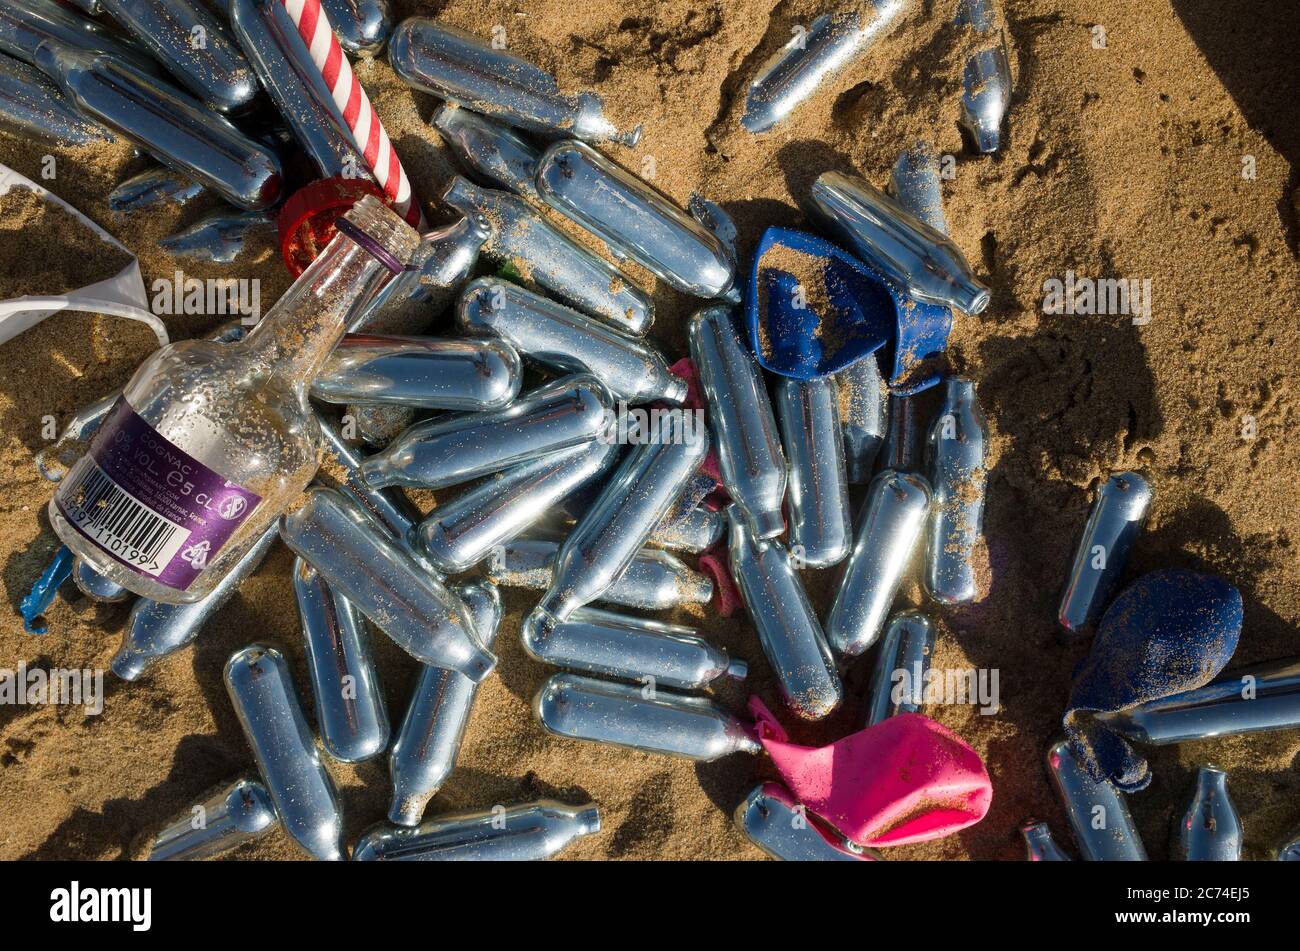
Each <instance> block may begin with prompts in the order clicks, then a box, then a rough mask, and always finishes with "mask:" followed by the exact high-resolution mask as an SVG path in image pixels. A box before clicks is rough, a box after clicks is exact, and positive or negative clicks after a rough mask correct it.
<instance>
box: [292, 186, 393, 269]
mask: <svg viewBox="0 0 1300 951" xmlns="http://www.w3.org/2000/svg"><path fill="white" fill-rule="evenodd" d="M366 195H374V196H375V197H376V198H379V199H380V200H382V201H384V202H385V203H387V199H386V198H385V196H384V192H383V190H382V189H381V188H380V187H379V186H378V185H376V184H375V183H374V182H372V181H369V180H367V179H364V178H322V179H321V180H319V181H315V182H312V183H311V184H310V185H307V186H306V187H304V188H300V189H299V190H298V191H296V192H294V193H293V194H292V195H290V196H289V199H288V200H287V201H286V202H285V203H284V207H283V208H281V209H280V217H279V220H278V226H279V231H280V255H281V257H283V258H284V266H285V267H286V268H288V269H289V273H290V274H292V275H293V276H294V277H297V276H298V275H299V274H301V273H302V272H303V271H305V270H307V265H309V264H311V262H312V261H314V260H316V255H318V254H320V252H321V251H322V250H324V248H325V245H327V244H329V243H330V241H331V240H333V238H334V232H335V227H334V223H335V222H336V221H338V219H339V218H340V217H342V216H343V215H345V214H347V212H348V209H350V208H351V207H352V206H353V205H355V204H356V203H357V202H359V201H360V200H361V199H362V198H364V197H365V196H366Z"/></svg>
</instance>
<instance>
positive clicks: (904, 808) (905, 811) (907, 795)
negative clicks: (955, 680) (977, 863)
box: [749, 697, 993, 847]
mask: <svg viewBox="0 0 1300 951" xmlns="http://www.w3.org/2000/svg"><path fill="white" fill-rule="evenodd" d="M749 708H750V712H752V713H753V714H754V718H755V721H756V723H755V727H756V731H757V736H758V739H759V742H761V743H762V744H763V747H764V749H766V750H767V752H768V755H769V756H771V757H772V762H773V763H775V764H776V768H777V769H778V770H779V771H780V773H781V777H782V779H784V780H785V784H786V786H787V787H789V789H790V791H791V793H793V794H794V797H795V799H797V800H798V801H799V802H801V803H802V804H803V805H804V806H805V807H806V808H807V809H808V811H809V812H812V813H814V814H816V815H817V816H820V817H821V818H822V819H823V820H825V821H826V822H827V823H829V824H830V825H832V826H834V827H835V828H836V829H837V830H839V831H840V832H841V833H842V834H843V835H844V836H845V837H846V838H848V839H849V840H850V841H852V842H855V843H857V844H858V845H863V846H871V847H879V846H888V845H907V844H909V843H912V842H926V841H929V840H930V839H938V838H942V837H943V836H946V835H951V834H952V833H954V832H958V831H960V830H961V829H965V828H966V827H967V826H971V825H974V824H975V823H977V822H979V821H980V820H981V819H983V818H984V816H985V815H986V814H987V813H988V811H989V806H990V805H991V804H992V802H993V784H992V782H991V781H990V780H989V774H988V771H987V770H986V769H985V768H984V762H983V761H982V760H981V759H980V756H979V754H978V753H976V752H975V750H973V749H972V748H971V747H970V746H969V745H968V744H967V743H966V742H965V741H964V740H962V738H961V737H959V736H957V734H955V733H953V732H952V731H951V730H949V729H948V728H947V727H945V726H943V725H941V724H939V723H936V722H935V721H933V720H931V719H930V718H929V717H926V716H922V715H921V714H919V713H900V714H897V715H896V716H893V717H890V718H889V719H888V720H884V721H882V722H880V723H877V724H876V725H875V726H871V727H867V728H866V729H865V730H859V731H858V732H857V733H853V734H851V735H849V736H846V737H844V738H843V739H839V740H836V741H835V742H834V743H832V744H830V745H829V746H822V747H811V746H799V745H797V744H795V743H790V742H788V736H787V734H786V732H785V730H784V729H783V728H782V727H781V725H780V724H779V723H778V722H777V721H776V718H775V717H773V716H772V713H771V712H770V711H769V710H768V709H767V707H766V706H764V705H763V702H762V701H761V700H759V699H758V698H757V697H751V698H750V701H749Z"/></svg>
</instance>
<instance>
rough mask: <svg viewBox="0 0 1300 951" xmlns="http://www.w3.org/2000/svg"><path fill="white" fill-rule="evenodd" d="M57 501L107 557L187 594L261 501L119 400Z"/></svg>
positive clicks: (65, 515) (69, 477)
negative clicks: (161, 434)
mask: <svg viewBox="0 0 1300 951" xmlns="http://www.w3.org/2000/svg"><path fill="white" fill-rule="evenodd" d="M55 501H56V503H57V505H58V507H59V511H60V512H62V513H63V517H64V518H66V519H67V520H68V522H69V523H70V524H71V525H72V526H73V528H75V529H76V530H77V531H78V532H80V533H81V534H82V535H84V536H85V537H86V538H88V539H90V540H91V541H92V542H94V543H95V544H96V545H97V546H98V547H99V548H100V549H101V550H102V551H104V552H105V553H106V554H108V555H110V556H112V557H113V558H114V559H116V560H117V561H120V562H121V563H122V564H124V565H126V566H127V567H128V568H130V569H132V570H133V571H135V572H136V573H137V574H141V575H145V576H146V577H149V578H153V579H154V580H155V581H157V582H159V583H161V584H165V585H167V587H169V588H175V589H176V590H178V591H184V590H186V589H187V588H188V587H189V586H190V585H191V584H192V583H193V581H194V579H195V578H197V577H198V576H199V573H200V572H202V571H203V569H204V568H206V567H207V566H208V564H209V563H210V562H211V561H212V559H213V558H214V557H216V554H217V552H218V551H220V550H221V546H222V545H224V544H225V543H226V542H227V541H228V540H229V538H230V536H231V535H233V534H234V532H235V529H237V528H239V526H240V525H242V524H243V522H244V519H246V518H248V515H249V513H250V512H252V511H253V509H254V508H255V507H256V506H257V503H259V502H260V501H262V497H261V496H260V495H257V494H255V493H253V492H250V491H248V490H247V489H245V488H244V487H242V486H239V485H236V484H235V483H233V482H229V481H227V480H226V479H225V478H224V477H222V476H221V475H220V474H218V473H216V472H213V471H212V470H211V469H209V468H208V467H207V466H205V465H204V464H203V463H201V462H199V460H197V459H195V458H194V457H193V456H191V455H190V454H189V453H187V452H185V451H184V450H182V449H180V448H178V447H177V446H175V445H173V444H172V443H171V442H169V441H168V440H166V439H164V438H163V437H162V436H160V435H159V434H158V433H157V432H156V431H155V430H154V428H153V427H152V426H150V425H149V424H148V423H146V422H145V421H144V420H143V419H141V418H140V417H139V416H138V415H137V414H136V412H135V410H133V409H131V407H130V406H129V405H128V404H127V402H126V400H124V399H119V400H118V401H117V405H116V406H114V407H113V409H112V410H111V411H110V412H109V414H108V416H107V417H106V418H105V419H104V422H103V424H102V425H101V426H100V428H99V432H98V433H96V434H95V440H94V442H93V443H92V444H91V447H90V451H89V452H88V453H86V455H85V456H83V457H82V458H81V460H80V461H78V462H77V464H76V465H75V466H73V467H72V470H71V471H70V472H69V473H68V474H67V476H66V477H65V478H64V480H63V485H62V486H61V487H60V488H59V491H58V493H57V494H56V495H55Z"/></svg>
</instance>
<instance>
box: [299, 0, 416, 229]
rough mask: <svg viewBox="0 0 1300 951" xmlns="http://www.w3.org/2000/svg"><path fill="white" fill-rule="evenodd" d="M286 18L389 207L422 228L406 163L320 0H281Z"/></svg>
mask: <svg viewBox="0 0 1300 951" xmlns="http://www.w3.org/2000/svg"><path fill="white" fill-rule="evenodd" d="M281 2H282V3H283V4H284V9H285V11H286V12H287V13H288V14H289V19H291V20H293V22H294V25H295V26H297V27H298V35H299V36H301V37H302V41H303V42H304V43H306V44H307V51H308V53H309V54H310V56H311V61H312V62H313V63H315V64H316V68H317V69H319V70H320V74H321V76H322V77H323V78H324V80H325V85H326V86H327V87H329V91H330V95H332V96H333V97H334V103H335V104H336V105H337V106H338V107H339V111H340V112H342V113H343V121H344V122H346V123H347V126H348V129H349V130H350V131H351V132H352V140H353V141H354V142H356V144H357V148H358V149H360V150H361V154H362V156H363V157H364V158H365V160H366V162H367V164H369V166H370V170H371V171H372V172H374V173H375V180H376V181H377V182H379V187H380V188H382V189H383V190H384V194H386V195H387V196H388V198H389V200H390V201H391V202H392V203H393V208H394V209H395V210H396V211H397V213H398V214H400V215H401V216H402V217H404V218H405V219H406V220H407V221H408V222H410V223H411V225H412V226H414V227H417V228H419V229H420V230H421V231H423V230H424V229H425V220H424V213H423V211H422V210H421V209H420V203H419V202H418V201H416V199H415V195H414V193H412V191H411V183H410V182H409V181H408V180H407V178H406V169H404V168H402V163H401V162H400V161H399V160H398V158H397V152H396V151H394V150H393V143H392V142H390V141H388V133H387V132H385V131H384V127H383V125H382V124H381V123H380V121H379V116H377V115H376V114H375V110H374V109H373V108H372V107H371V105H370V97H369V96H367V95H366V91H365V90H364V89H362V88H361V83H359V82H358V81H357V77H356V76H355V75H354V74H353V72H352V64H351V63H349V62H348V58H347V57H346V56H344V55H343V47H341V46H340V45H339V41H338V39H336V38H335V36H334V28H333V27H332V26H331V25H330V21H329V17H328V16H326V15H325V11H324V10H322V9H321V5H320V0H281Z"/></svg>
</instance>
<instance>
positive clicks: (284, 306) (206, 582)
mask: <svg viewBox="0 0 1300 951" xmlns="http://www.w3.org/2000/svg"><path fill="white" fill-rule="evenodd" d="M338 229H339V230H338V234H337V235H336V236H335V237H334V239H333V240H332V241H331V242H330V243H329V245H328V246H327V247H326V248H325V250H324V251H322V252H321V254H320V255H319V256H318V257H317V258H316V260H315V261H314V262H312V264H311V265H310V266H309V267H308V268H307V269H306V270H305V271H303V272H302V274H301V275H300V276H299V278H298V280H297V281H295V282H294V284H293V286H292V287H290V288H289V290H288V291H287V292H286V293H285V295H284V296H283V297H282V298H280V300H279V301H278V302H277V303H276V305H275V306H274V307H273V308H272V309H271V310H270V311H269V312H268V313H267V314H266V316H265V317H263V319H262V320H261V322H260V323H259V324H258V325H257V327H256V328H255V329H254V330H253V331H252V332H251V333H249V334H248V336H247V337H245V338H244V339H243V340H241V341H239V342H237V343H226V344H222V343H215V342H213V341H210V340H184V341H181V342H179V343H174V344H171V345H169V346H166V347H163V348H162V349H161V350H159V351H158V352H157V353H155V354H153V355H152V356H151V357H150V358H149V359H148V360H146V361H145V362H144V363H143V364H142V365H141V366H140V368H139V369H138V370H137V371H136V373H135V376H133V377H132V378H131V382H130V383H128V384H127V385H126V387H125V388H124V389H123V391H122V398H121V399H120V400H119V401H118V403H117V406H116V407H114V409H113V410H112V411H111V412H110V413H109V415H108V416H107V417H106V418H105V420H104V422H103V424H102V425H101V426H100V428H99V431H98V433H96V435H95V438H94V440H93V441H92V442H91V444H90V448H89V449H88V450H87V452H86V454H85V455H84V456H82V457H81V459H80V460H79V461H78V462H77V463H76V464H75V465H74V466H73V467H72V469H71V470H70V471H69V472H68V474H67V475H66V476H65V477H64V479H63V480H62V481H61V483H60V485H59V488H58V490H57V491H56V492H55V495H54V498H53V499H52V500H51V501H50V508H49V513H50V521H51V523H52V524H53V525H54V530H55V531H56V532H57V533H58V535H59V538H60V539H62V540H63V542H64V544H66V545H67V546H68V547H69V548H71V549H72V551H73V552H74V553H76V554H77V555H79V556H80V557H81V558H82V559H83V560H84V561H86V562H88V563H89V564H90V565H91V566H92V567H94V568H95V569H96V570H97V571H99V572H100V573H101V574H103V575H104V576H105V577H107V578H109V579H110V580H112V581H116V582H117V583H118V584H121V585H122V586H123V587H125V588H128V589H130V590H131V591H134V592H135V593H136V594H139V595H141V596H143V597H147V598H152V599H154V600H155V601H162V602H165V603H170V604H185V603H189V602H193V601H197V600H199V599H200V598H202V597H203V596H204V595H206V594H207V593H208V592H210V591H211V590H212V589H213V588H214V587H215V586H216V584H217V582H219V581H220V580H221V578H222V577H223V576H224V575H225V574H226V573H227V572H228V571H229V570H230V569H231V568H232V567H233V566H234V565H235V564H236V563H237V562H238V561H239V559H240V558H241V557H242V556H243V554H244V552H245V551H247V550H248V548H249V547H250V546H251V545H252V544H253V543H254V542H256V541H257V539H258V538H259V537H260V536H261V535H262V533H263V531H264V530H265V529H266V527H267V525H269V524H270V523H271V521H272V520H274V519H275V518H277V517H278V516H279V515H280V514H281V513H282V512H283V511H284V509H285V508H286V506H288V504H289V503H290V502H291V501H293V499H294V498H295V497H296V496H297V495H298V493H300V492H301V491H302V490H303V489H304V488H305V487H306V486H307V483H308V482H310V481H311V478H312V476H314V475H315V473H316V469H317V466H318V465H319V462H320V428H319V425H318V424H317V422H316V416H315V414H314V413H313V411H312V410H311V407H310V406H309V405H308V403H307V390H308V387H309V386H310V384H311V381H312V378H313V377H315V375H316V374H317V372H319V370H320V368H321V366H322V365H323V364H324V362H325V360H326V358H327V357H328V356H329V354H330V351H331V350H333V349H334V345H335V344H336V343H338V341H339V338H340V337H341V336H342V335H343V332H344V329H345V328H346V327H347V324H348V320H349V319H350V318H351V317H352V316H353V314H354V313H355V311H356V310H357V308H359V307H362V306H364V305H365V304H366V303H367V302H368V301H369V299H370V298H371V297H372V296H373V295H374V293H375V292H376V291H377V290H378V289H379V288H380V287H381V286H382V285H383V283H384V282H385V281H386V280H387V279H388V278H390V277H391V276H392V275H393V274H395V273H398V272H400V271H402V270H403V268H404V266H405V264H406V262H407V261H408V260H409V259H410V257H411V255H412V254H413V253H414V251H415V248H416V246H417V244H418V243H419V239H420V236H419V234H418V233H417V232H416V231H415V230H414V229H412V228H411V227H410V226H409V225H407V224H406V223H405V222H404V221H402V219H401V218H400V217H399V216H398V215H396V214H395V213H394V212H392V211H391V210H389V209H388V208H387V207H385V206H384V205H383V204H382V203H381V202H380V201H378V199H375V198H373V197H369V196H368V197H366V198H363V199H362V200H361V201H360V202H358V203H357V204H356V205H355V206H354V207H353V208H352V209H351V210H350V211H349V212H348V213H347V214H346V215H345V216H344V217H343V218H342V219H340V221H339V225H338Z"/></svg>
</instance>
